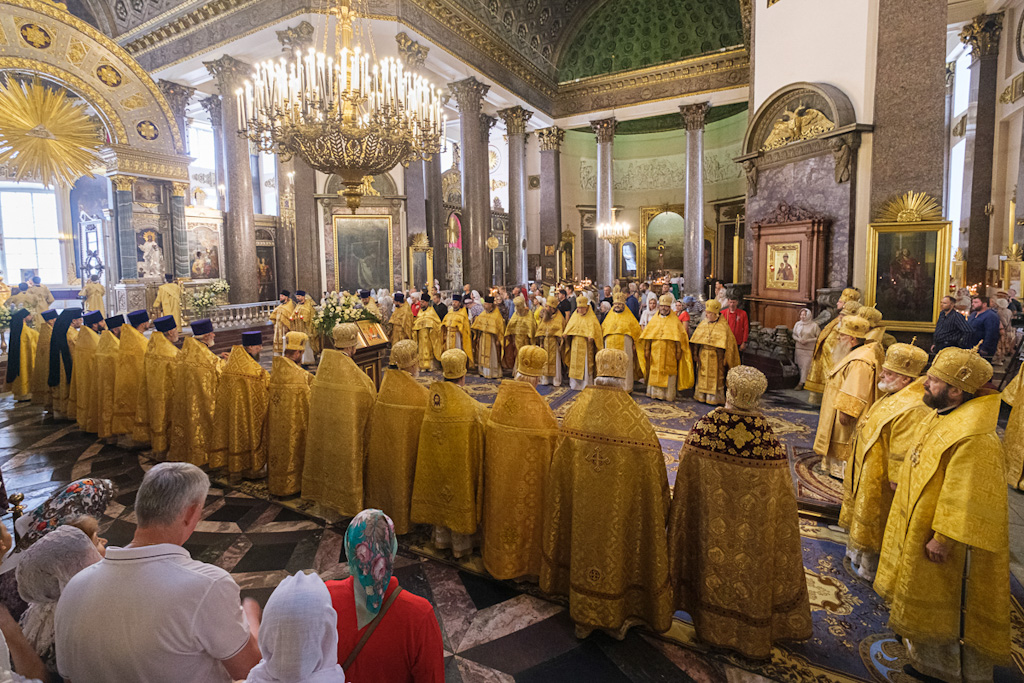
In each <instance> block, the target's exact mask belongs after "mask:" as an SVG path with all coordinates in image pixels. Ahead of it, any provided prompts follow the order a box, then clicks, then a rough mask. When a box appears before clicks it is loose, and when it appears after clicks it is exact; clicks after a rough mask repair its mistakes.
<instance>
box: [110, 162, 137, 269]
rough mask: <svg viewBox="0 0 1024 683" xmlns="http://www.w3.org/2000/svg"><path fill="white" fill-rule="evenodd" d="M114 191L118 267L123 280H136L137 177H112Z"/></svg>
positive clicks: (111, 182)
mask: <svg viewBox="0 0 1024 683" xmlns="http://www.w3.org/2000/svg"><path fill="white" fill-rule="evenodd" d="M110 184H111V186H112V187H113V190H114V224H115V225H116V226H117V254H118V259H117V261H118V266H119V268H120V271H121V279H122V280H126V279H127V280H134V279H135V278H137V277H139V258H138V254H137V253H136V250H137V249H138V247H136V244H135V228H134V227H133V226H132V211H133V206H132V205H133V203H134V201H135V199H134V197H133V195H132V188H134V187H135V177H134V176H128V175H115V176H111V177H110Z"/></svg>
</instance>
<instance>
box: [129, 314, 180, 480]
mask: <svg viewBox="0 0 1024 683" xmlns="http://www.w3.org/2000/svg"><path fill="white" fill-rule="evenodd" d="M153 327H154V328H156V329H155V331H154V332H153V333H152V334H151V335H150V337H149V344H147V345H146V354H145V355H144V356H143V357H142V375H141V381H140V382H139V407H138V409H137V410H136V411H135V428H134V429H133V430H132V440H133V441H134V442H135V443H137V444H147V443H148V444H149V445H150V448H152V449H153V453H154V454H155V455H156V456H157V458H158V459H161V460H162V459H163V456H164V455H166V453H167V449H168V448H169V447H170V443H169V435H170V427H171V410H172V409H173V408H172V407H173V406H174V398H175V396H174V394H175V391H174V381H175V380H174V373H175V365H176V363H175V361H176V360H177V358H178V347H176V346H175V344H177V343H178V325H177V323H176V322H175V320H174V317H173V316H170V315H165V316H162V317H159V318H157V319H156V320H154V321H153Z"/></svg>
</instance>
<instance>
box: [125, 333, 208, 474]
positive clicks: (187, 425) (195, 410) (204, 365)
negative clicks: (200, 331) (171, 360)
mask: <svg viewBox="0 0 1024 683" xmlns="http://www.w3.org/2000/svg"><path fill="white" fill-rule="evenodd" d="M122 341H123V340H122ZM122 346H124V345H123V344H122ZM223 367H224V361H223V360H221V359H220V358H218V357H217V356H215V355H214V353H213V351H211V350H210V348H209V347H208V346H207V345H206V344H204V343H203V342H201V341H199V340H198V339H196V338H195V337H186V338H185V342H184V343H183V344H182V345H181V352H180V353H179V354H178V358H177V361H176V362H175V364H174V403H172V404H171V440H170V448H169V449H168V452H167V459H168V460H172V461H175V462H190V463H192V464H193V465H197V466H200V467H201V466H203V465H206V464H207V463H208V462H209V457H210V445H211V443H212V437H213V414H214V411H215V410H216V407H217V381H218V380H219V379H220V373H221V370H222V369H223Z"/></svg>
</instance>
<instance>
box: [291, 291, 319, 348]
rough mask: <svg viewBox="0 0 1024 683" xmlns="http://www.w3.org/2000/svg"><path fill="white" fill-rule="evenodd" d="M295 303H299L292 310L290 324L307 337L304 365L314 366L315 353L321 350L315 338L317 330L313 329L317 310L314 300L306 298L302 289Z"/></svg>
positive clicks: (296, 296) (296, 293)
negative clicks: (314, 306)
mask: <svg viewBox="0 0 1024 683" xmlns="http://www.w3.org/2000/svg"><path fill="white" fill-rule="evenodd" d="M295 301H296V302H297V303H296V304H295V308H293V309H292V316H291V318H289V322H290V323H291V329H293V330H295V331H296V332H302V333H303V334H305V335H306V348H305V349H304V350H303V352H302V364H303V365H312V364H313V363H314V362H316V356H315V354H314V351H315V350H316V349H318V348H320V343H319V341H318V340H317V339H316V338H315V337H314V335H315V334H316V330H314V329H313V316H314V315H316V309H314V308H313V300H312V299H310V298H309V297H308V296H306V293H305V292H304V291H302V290H301V289H300V290H298V291H296V292H295Z"/></svg>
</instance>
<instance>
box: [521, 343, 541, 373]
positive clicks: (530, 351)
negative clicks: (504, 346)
mask: <svg viewBox="0 0 1024 683" xmlns="http://www.w3.org/2000/svg"><path fill="white" fill-rule="evenodd" d="M516 357H517V358H518V359H519V373H520V374H522V375H526V376H527V377H540V376H541V375H543V374H544V370H545V369H546V368H547V366H548V352H547V351H545V350H544V349H542V348H541V347H539V346H523V347H521V348H520V349H519V355H518V356H516Z"/></svg>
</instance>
